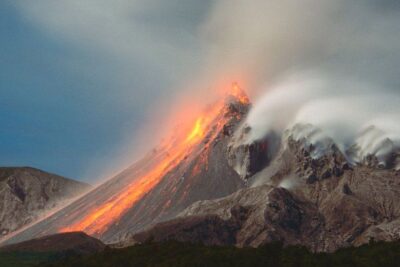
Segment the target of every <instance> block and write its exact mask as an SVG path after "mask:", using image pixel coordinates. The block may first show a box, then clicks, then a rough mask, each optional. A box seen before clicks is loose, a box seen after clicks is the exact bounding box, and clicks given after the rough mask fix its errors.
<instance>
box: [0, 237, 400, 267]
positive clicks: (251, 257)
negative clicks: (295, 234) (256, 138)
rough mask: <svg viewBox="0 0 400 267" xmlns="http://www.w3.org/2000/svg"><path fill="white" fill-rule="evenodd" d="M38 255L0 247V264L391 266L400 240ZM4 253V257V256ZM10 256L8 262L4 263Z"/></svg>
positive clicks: (164, 246) (161, 246)
mask: <svg viewBox="0 0 400 267" xmlns="http://www.w3.org/2000/svg"><path fill="white" fill-rule="evenodd" d="M35 255H36V256H37V255H42V258H41V260H39V261H38V260H37V259H38V258H36V261H35V262H36V263H37V265H34V264H33V265H30V263H34V262H33V261H32V260H31V262H30V263H29V262H28V261H22V258H23V257H24V256H25V257H26V256H27V255H26V254H24V253H21V254H19V255H18V256H19V258H17V257H16V255H15V254H14V255H10V254H8V255H7V254H4V253H3V254H2V253H1V252H0V266H7V267H8V266H12V267H25V266H41V267H43V266H47V267H56V266H57V267H76V266H84V267H92V266H93V267H103V266H104V267H106V266H107V267H108V266H124V267H130V266H132V267H133V266H143V267H146V266H152V267H167V266H168V267H181V266H185V267H197V266H207V267H222V266H230V267H234V266H238V267H246V266H249V267H250V266H251V267H257V266H263V267H308V266H312V267H342V266H343V267H344V266H346V267H347V266H351V267H381V266H385V267H394V266H399V265H398V263H399V262H400V243H399V242H392V243H383V242H379V243H370V244H367V245H363V246H361V247H358V248H346V249H341V250H338V251H336V252H335V253H332V254H328V253H319V254H316V253H311V252H309V250H307V249H306V248H304V247H300V246H289V247H286V248H284V247H282V245H280V244H279V243H272V244H268V245H265V246H261V247H259V248H235V247H207V246H203V245H196V244H188V243H176V242H166V243H148V244H143V245H136V246H132V247H127V248H124V249H106V250H104V251H102V252H98V253H94V254H90V255H71V256H69V257H61V258H58V259H57V257H60V256H57V255H56V254H47V256H46V257H44V255H43V254H35V253H31V254H30V257H31V259H32V258H33V259H34V257H35ZM7 257H8V258H7ZM12 259H14V262H13V264H12V265H5V264H4V263H6V264H7V262H5V260H8V263H9V262H10V261H11V260H12Z"/></svg>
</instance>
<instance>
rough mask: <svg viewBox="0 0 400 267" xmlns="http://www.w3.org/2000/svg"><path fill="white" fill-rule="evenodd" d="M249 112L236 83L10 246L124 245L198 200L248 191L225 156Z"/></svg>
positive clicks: (25, 231)
mask: <svg viewBox="0 0 400 267" xmlns="http://www.w3.org/2000/svg"><path fill="white" fill-rule="evenodd" d="M249 107H250V102H249V98H248V97H247V95H246V94H245V93H244V91H243V90H242V89H241V88H240V87H239V86H238V85H237V84H236V83H235V84H233V85H232V87H231V88H230V90H228V92H226V93H225V94H224V97H222V98H221V99H220V100H218V101H216V102H214V103H212V104H210V105H209V106H208V107H207V108H206V109H204V111H203V112H201V113H200V114H199V115H198V116H197V117H196V118H195V119H194V120H193V121H191V122H189V123H187V125H186V124H185V125H179V127H177V128H176V129H175V131H174V132H173V134H172V135H171V136H170V138H166V139H164V140H163V141H162V142H161V144H159V145H158V146H157V147H156V148H155V149H153V150H152V151H151V152H149V153H148V154H147V155H145V156H144V157H143V158H142V159H141V160H139V161H137V162H136V163H134V164H133V165H131V166H130V167H129V168H127V169H126V170H124V171H122V172H121V173H119V174H118V175H116V176H115V177H113V178H111V179H109V180H108V181H107V182H105V183H104V184H102V185H100V186H98V187H97V188H95V189H94V190H92V191H91V192H89V193H88V194H86V195H85V196H83V197H82V198H80V199H79V200H77V201H75V202H74V203H72V204H71V205H69V206H66V207H65V208H63V209H61V210H60V211H58V212H56V213H55V214H53V215H51V216H49V217H48V218H46V219H44V220H42V221H40V222H38V223H37V224H36V225H34V226H32V227H30V228H28V229H26V230H24V231H22V232H20V233H19V234H17V235H15V236H13V237H11V238H10V239H9V240H7V241H6V242H7V243H10V242H11V243H13V242H18V241H23V240H27V239H31V238H35V237H39V236H44V235H49V234H54V233H62V232H74V231H83V232H85V233H87V234H89V235H92V236H94V237H97V238H99V239H101V240H102V241H104V242H107V243H112V242H119V241H120V240H124V239H126V238H127V236H129V235H131V234H132V233H135V232H138V231H141V230H143V229H145V228H147V227H149V226H151V225H154V224H156V223H158V222H161V221H165V220H168V219H171V218H174V217H175V216H176V215H177V214H178V213H180V212H181V211H183V210H184V209H185V208H186V207H188V206H189V205H191V204H193V203H194V202H196V201H199V200H207V199H215V198H220V197H224V196H227V195H229V194H231V193H233V192H235V191H237V190H239V189H240V188H243V187H244V186H245V181H244V180H243V179H242V178H241V177H240V175H239V174H238V173H237V172H236V171H235V170H234V169H233V167H231V165H230V164H229V162H228V157H227V156H226V153H227V147H228V143H229V142H230V139H231V137H232V135H233V133H234V132H235V130H236V129H237V128H238V127H239V125H240V123H241V121H242V119H243V118H244V117H245V115H246V113H247V112H248V109H249Z"/></svg>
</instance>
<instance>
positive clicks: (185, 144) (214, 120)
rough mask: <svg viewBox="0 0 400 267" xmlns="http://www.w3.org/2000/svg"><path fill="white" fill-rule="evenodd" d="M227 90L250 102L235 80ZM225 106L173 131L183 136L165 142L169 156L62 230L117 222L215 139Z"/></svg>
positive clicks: (100, 228)
mask: <svg viewBox="0 0 400 267" xmlns="http://www.w3.org/2000/svg"><path fill="white" fill-rule="evenodd" d="M228 94H229V95H230V96H232V97H234V98H236V99H237V100H238V101H240V102H242V103H249V99H248V98H247V96H246V95H245V93H244V92H243V91H242V90H241V89H240V88H239V86H238V85H237V84H236V83H235V84H234V85H233V86H232V88H231V91H230V92H228ZM225 109H226V105H225V102H224V99H222V100H220V101H218V102H217V103H216V104H214V105H213V106H212V107H211V108H209V109H208V110H206V111H205V112H203V113H202V114H200V115H199V116H198V117H197V119H196V120H195V121H194V122H192V123H191V125H192V126H191V127H183V128H186V129H187V130H183V133H181V134H178V135H174V138H176V137H177V136H181V137H183V138H180V139H181V140H175V141H174V138H171V139H170V142H168V143H166V144H167V148H166V149H167V156H166V157H165V158H164V159H163V160H161V161H160V162H158V163H156V164H155V166H153V168H151V170H149V171H148V172H147V173H145V174H144V175H142V176H141V177H138V178H137V179H135V180H134V181H133V182H132V183H131V184H129V186H127V187H126V188H124V190H123V191H122V192H118V195H114V196H112V197H110V198H109V199H108V200H107V201H106V202H105V203H101V204H100V205H98V206H96V207H95V208H93V209H92V210H88V211H87V215H86V216H83V217H82V218H80V219H79V221H76V222H74V223H73V224H72V225H70V226H68V227H65V228H62V229H60V232H72V231H84V232H86V233H88V234H92V235H98V234H102V233H104V232H105V231H106V230H107V229H108V228H109V227H110V226H111V225H112V224H115V223H118V220H119V219H120V218H121V217H122V216H123V215H124V213H125V212H126V211H127V210H129V209H130V208H131V207H132V206H133V205H134V204H135V203H137V202H138V201H139V200H140V199H141V198H142V197H143V196H144V195H145V194H146V193H148V192H149V191H150V190H151V189H152V188H154V187H155V186H156V185H157V184H158V183H159V182H160V181H161V180H162V179H163V177H164V176H165V175H166V174H167V173H168V172H169V171H171V170H172V169H173V168H175V167H176V166H177V165H178V164H179V163H180V162H182V160H184V159H185V158H186V157H187V155H189V154H191V153H192V152H193V151H194V150H195V149H196V147H198V145H199V144H200V143H201V142H202V141H203V140H204V138H205V137H207V138H210V139H212V138H215V137H216V136H217V135H218V133H219V132H220V131H221V130H222V127H223V126H224V125H225V122H226V121H225V120H228V118H224V116H223V115H224V113H225V112H226V110H225ZM215 125H216V126H215ZM185 131H186V132H185Z"/></svg>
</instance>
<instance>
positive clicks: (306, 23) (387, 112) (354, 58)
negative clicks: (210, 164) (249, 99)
mask: <svg viewBox="0 0 400 267" xmlns="http://www.w3.org/2000/svg"><path fill="white" fill-rule="evenodd" d="M399 25H400V5H399V4H398V3H396V2H395V1H312V0H304V1H291V0H284V1H252V2H251V4H250V3H249V2H248V1H239V0H238V1H228V0H226V1H219V2H218V3H217V4H216V5H215V7H214V9H213V12H212V13H211V17H210V20H209V21H208V24H207V25H206V27H205V29H206V33H207V34H208V36H209V37H210V38H211V39H212V40H213V41H214V42H215V43H217V44H218V47H217V48H216V49H215V50H213V52H212V55H211V56H210V58H211V62H213V63H212V64H211V65H213V66H214V67H215V69H214V70H213V72H214V73H218V71H219V70H222V69H223V68H224V64H226V65H228V66H230V67H232V68H233V69H232V70H233V72H235V71H236V70H237V69H240V68H241V67H242V69H244V70H245V71H246V73H245V75H246V78H247V79H248V80H249V81H250V82H249V83H250V84H251V85H252V87H255V88H263V89H264V90H262V89H261V90H256V91H253V92H252V93H253V95H260V93H261V92H262V91H264V92H266V93H264V95H263V96H262V97H257V101H256V103H255V107H254V108H253V109H252V111H251V112H250V114H249V116H248V118H247V124H248V125H249V126H251V128H252V132H251V136H250V138H251V139H252V140H254V139H258V138H262V137H263V136H265V135H266V134H267V133H268V132H269V131H275V132H281V133H282V132H283V131H284V130H285V129H287V128H291V127H293V126H294V125H296V124H312V125H313V126H315V127H317V128H319V129H320V130H321V132H319V133H318V134H317V135H313V136H308V137H309V139H313V140H311V141H312V142H318V141H321V139H324V138H327V137H330V138H332V139H333V140H334V141H335V142H336V143H337V145H338V146H339V147H340V148H341V149H342V150H343V151H345V150H347V149H349V147H350V146H352V145H354V144H355V145H357V146H358V147H359V152H358V153H359V154H358V155H357V156H358V157H361V158H362V157H364V156H366V155H368V154H375V155H377V156H378V157H380V158H381V159H382V160H383V159H384V158H385V157H387V156H388V153H389V152H391V151H392V150H393V149H395V148H398V147H399V146H400V127H398V126H397V125H398V123H397V122H398V121H399V120H400V105H399V103H400V88H399V86H400V80H399V78H398V77H400V71H399V70H400V69H399V67H400V51H399V49H398V48H399V47H400V38H399V37H398V36H399V33H400V26H399ZM261 84H263V85H261ZM303 134H309V133H308V132H307V131H305V132H304V133H303ZM249 141H251V140H249ZM356 160H359V159H356Z"/></svg>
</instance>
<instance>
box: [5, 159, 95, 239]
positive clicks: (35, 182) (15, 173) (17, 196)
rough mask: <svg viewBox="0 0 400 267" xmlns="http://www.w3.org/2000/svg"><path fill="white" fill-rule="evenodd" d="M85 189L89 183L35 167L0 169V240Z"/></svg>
mask: <svg viewBox="0 0 400 267" xmlns="http://www.w3.org/2000/svg"><path fill="white" fill-rule="evenodd" d="M88 189H89V185H88V184H85V183H81V182H77V181H74V180H70V179H67V178H64V177H61V176H58V175H55V174H50V173H47V172H44V171H41V170H38V169H34V168H29V167H20V168H17V167H15V168H11V167H7V168H6V167H2V168H0V237H1V236H4V235H7V234H9V233H11V232H13V231H16V230H18V229H20V228H21V227H22V226H24V225H26V224H29V223H31V222H33V221H35V220H37V219H38V218H40V217H41V215H43V214H44V213H45V212H46V211H49V210H51V209H54V208H56V207H58V206H60V205H62V204H63V203H65V202H66V201H68V200H70V199H72V198H74V197H76V196H78V195H79V194H80V193H83V192H84V191H86V190H88Z"/></svg>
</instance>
